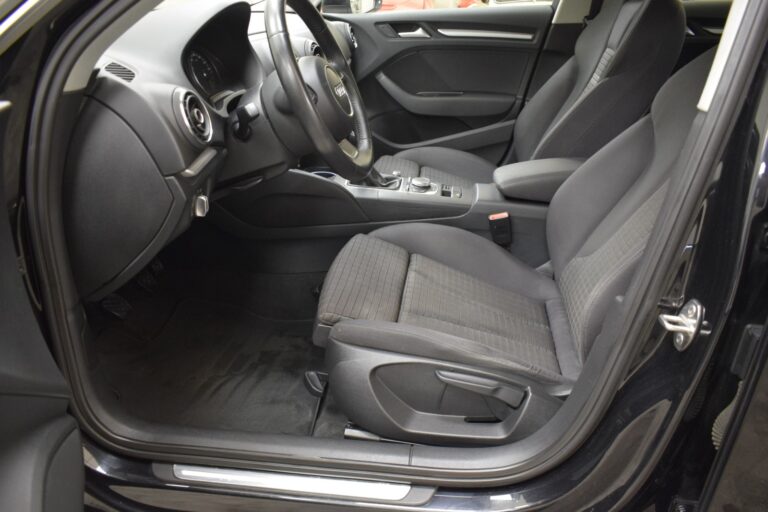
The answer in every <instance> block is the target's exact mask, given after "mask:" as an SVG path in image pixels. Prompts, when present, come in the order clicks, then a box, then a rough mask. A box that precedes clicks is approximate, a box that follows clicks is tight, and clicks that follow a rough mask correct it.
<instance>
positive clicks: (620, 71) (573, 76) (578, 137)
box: [375, 0, 685, 187]
mask: <svg viewBox="0 0 768 512" xmlns="http://www.w3.org/2000/svg"><path fill="white" fill-rule="evenodd" d="M684 36H685V15H684V12H683V8H682V5H681V3H680V0H605V1H604V3H603V7H602V9H601V11H600V13H599V14H598V16H597V17H596V18H595V19H594V20H592V21H591V22H590V23H589V24H588V26H587V27H586V28H585V29H584V31H583V32H582V34H581V35H580V36H579V39H578V41H577V43H576V48H575V51H574V55H573V57H571V58H570V59H569V60H568V61H567V62H566V63H565V64H564V65H563V66H562V67H561V68H560V69H559V70H558V71H556V72H555V74H554V75H552V77H550V79H549V80H548V81H547V82H546V83H545V84H544V85H543V86H542V87H541V88H540V89H539V90H538V91H537V92H536V94H534V96H533V97H532V98H531V99H530V101H529V102H528V104H527V105H526V106H525V107H524V108H523V110H522V112H521V113H520V116H519V117H518V119H517V122H516V123H515V130H514V137H513V158H514V161H517V162H523V161H528V160H537V159H545V158H581V159H586V158H589V157H590V156H592V155H593V154H594V153H595V152H597V151H598V150H599V149H600V148H601V147H603V146H604V145H605V144H607V143H608V142H609V141H610V140H612V139H613V138H614V137H616V136H617V135H618V134H620V133H621V132H622V131H623V130H625V129H626V128H627V127H629V126H630V125H631V124H632V123H634V122H635V121H636V120H637V119H639V118H640V116H642V115H643V114H644V113H645V112H646V110H647V108H648V105H649V104H650V102H651V99H652V98H653V96H654V95H655V94H656V92H657V91H658V90H659V88H660V87H661V85H662V84H663V83H664V81H665V80H666V78H667V77H668V76H669V73H670V72H671V71H672V69H673V67H674V65H675V63H676V61H677V57H678V55H679V53H680V48H681V46H682V43H683V39H684ZM461 155H464V156H461ZM392 158H393V157H390V156H383V157H381V158H380V159H379V160H378V161H377V162H376V164H375V167H376V168H377V169H378V170H379V171H380V172H385V173H386V170H388V169H391V168H392V166H393V163H394V161H393V160H392ZM396 158H397V159H399V161H398V163H397V165H396V166H397V167H399V168H402V169H405V170H407V174H405V175H406V176H417V175H427V174H431V176H430V177H434V179H436V181H439V182H441V183H447V184H452V185H459V186H463V187H467V186H471V184H473V183H490V182H491V177H492V172H493V168H494V167H495V165H494V164H492V163H491V162H488V161H486V160H483V159H481V158H479V157H476V156H473V155H470V154H468V153H464V152H460V151H456V150H453V149H447V148H420V149H414V150H408V151H403V152H401V153H398V154H397V155H396ZM424 168H429V171H428V173H425V170H424ZM451 176H453V178H451Z"/></svg>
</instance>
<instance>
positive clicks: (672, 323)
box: [659, 299, 704, 352]
mask: <svg viewBox="0 0 768 512" xmlns="http://www.w3.org/2000/svg"><path fill="white" fill-rule="evenodd" d="M659 323H661V325H662V326H663V327H664V328H665V329H666V330H667V331H669V332H671V333H673V334H674V336H672V342H673V343H674V345H675V348H676V349H677V350H678V351H679V352H682V351H684V350H685V349H687V348H688V347H689V346H690V345H691V342H692V341H693V339H694V338H695V337H696V336H697V335H698V334H699V333H700V332H701V330H702V326H703V325H704V306H702V305H701V302H699V301H698V300H696V299H691V300H689V301H688V302H686V303H685V305H684V306H683V307H682V308H681V309H680V312H679V313H678V314H676V315H670V314H667V313H662V314H660V315H659Z"/></svg>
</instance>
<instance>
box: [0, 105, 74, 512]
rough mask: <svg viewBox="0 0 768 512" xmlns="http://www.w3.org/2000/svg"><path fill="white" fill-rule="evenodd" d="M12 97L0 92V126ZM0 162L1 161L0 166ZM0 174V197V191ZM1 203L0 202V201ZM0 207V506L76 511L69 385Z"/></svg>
mask: <svg viewBox="0 0 768 512" xmlns="http://www.w3.org/2000/svg"><path fill="white" fill-rule="evenodd" d="M11 111H12V105H11V103H10V102H8V101H3V100H2V98H0V134H1V135H2V136H3V137H5V136H6V135H7V134H8V131H7V128H8V126H7V121H8V118H9V116H10V113H11ZM3 170H5V169H3ZM2 188H3V186H2V182H0V197H3V198H5V197H6V196H5V195H4V194H3V190H2ZM3 205H5V202H3ZM21 261H22V260H20V259H18V258H17V255H16V251H15V246H14V239H13V236H12V233H11V228H10V223H9V217H8V215H7V212H6V211H3V212H2V214H0V510H7V511H14V512H44V511H56V512H67V511H75V510H78V511H82V510H83V471H84V469H83V457H82V445H81V442H80V433H79V430H78V426H77V422H76V421H75V420H74V418H72V417H71V416H70V415H69V414H67V408H68V405H69V389H68V387H67V384H66V382H65V380H64V378H63V376H62V375H61V373H60V371H59V369H58V367H57V366H56V364H55V362H54V360H53V357H52V356H51V353H50V351H49V349H48V346H47V344H46V342H45V339H44V338H43V336H42V333H41V331H40V328H39V325H38V323H37V318H36V317H35V314H34V313H33V309H32V306H31V303H30V299H29V296H28V294H27V290H26V288H25V285H24V281H23V279H22V273H21V272H20V268H23V265H20V263H21Z"/></svg>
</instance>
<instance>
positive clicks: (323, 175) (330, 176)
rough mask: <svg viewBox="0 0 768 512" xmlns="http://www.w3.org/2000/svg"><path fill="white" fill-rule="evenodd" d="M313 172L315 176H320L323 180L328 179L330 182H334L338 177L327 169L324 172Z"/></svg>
mask: <svg viewBox="0 0 768 512" xmlns="http://www.w3.org/2000/svg"><path fill="white" fill-rule="evenodd" d="M311 172H312V174H314V175H315V176H320V177H321V178H327V179H329V180H332V179H333V178H335V177H336V173H335V172H333V171H330V170H326V169H323V170H314V171H311Z"/></svg>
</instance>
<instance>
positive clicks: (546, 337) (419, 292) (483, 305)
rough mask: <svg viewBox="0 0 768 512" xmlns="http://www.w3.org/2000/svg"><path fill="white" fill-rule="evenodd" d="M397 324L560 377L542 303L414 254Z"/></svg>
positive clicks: (544, 307) (547, 320)
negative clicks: (447, 337) (445, 336)
mask: <svg viewBox="0 0 768 512" xmlns="http://www.w3.org/2000/svg"><path fill="white" fill-rule="evenodd" d="M397 321H398V323H403V324H407V325H415V326H418V327H424V328H426V329H431V330H433V331H437V332H444V333H446V334H451V335H453V336H456V337H459V338H463V339H464V340H471V341H469V343H467V342H464V347H465V348H468V347H471V346H473V345H476V344H477V345H482V346H485V347H488V348H490V349H491V350H492V351H493V352H495V353H497V354H498V355H499V356H500V357H504V358H505V359H511V360H520V361H526V362H528V363H530V364H531V365H532V366H533V367H536V368H541V369H543V370H545V371H547V372H550V373H558V374H559V373H560V368H559V366H558V363H557V356H556V354H555V347H554V342H553V340H552V333H551V332H550V330H549V319H548V318H547V309H546V306H545V305H544V303H543V302H541V301H537V300H534V299H530V298H528V297H526V296H525V295H523V294H520V293H515V292H512V291H509V290H504V289H503V288H499V287H497V286H494V285H492V284H490V283H486V282H483V281H481V280H479V279H476V278H474V277H472V276H469V275H467V274H465V273H463V272H459V271H457V270H454V269H452V268H450V267H447V266H445V265H442V264H440V263H437V262H435V261H434V260H431V259H429V258H426V257H424V256H421V255H419V254H414V255H413V256H411V264H410V266H409V267H408V277H407V278H406V281H405V290H404V292H403V301H402V304H401V306H400V316H399V318H398V320H397Z"/></svg>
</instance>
